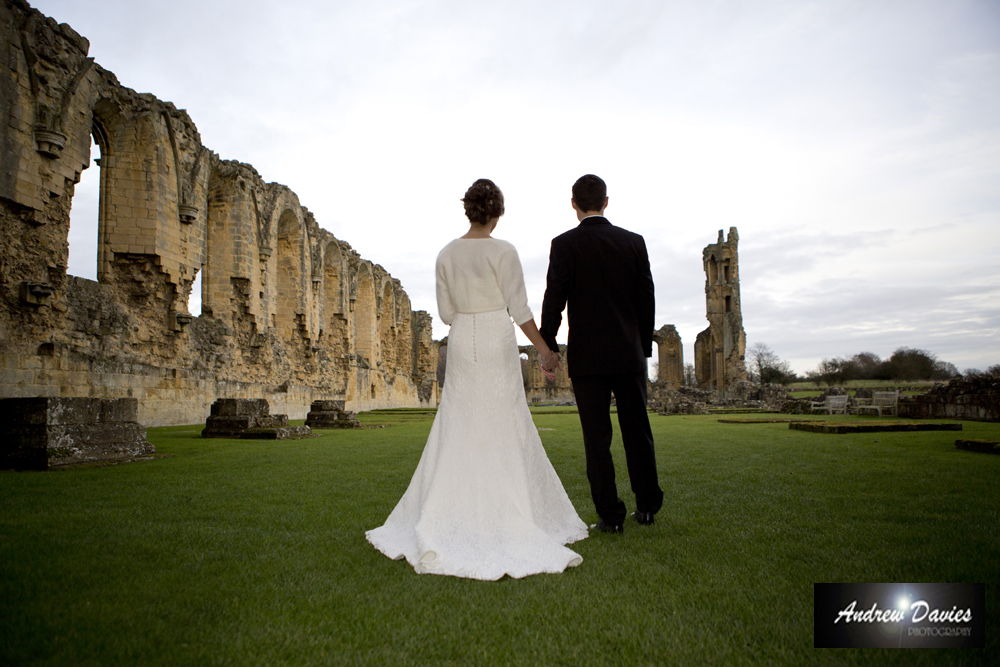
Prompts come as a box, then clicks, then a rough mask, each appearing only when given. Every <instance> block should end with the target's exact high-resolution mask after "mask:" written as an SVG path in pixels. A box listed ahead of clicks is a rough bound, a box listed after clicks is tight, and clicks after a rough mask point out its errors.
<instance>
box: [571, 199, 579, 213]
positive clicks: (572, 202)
mask: <svg viewBox="0 0 1000 667" xmlns="http://www.w3.org/2000/svg"><path fill="white" fill-rule="evenodd" d="M569 205H570V206H572V207H573V210H574V211H576V212H578V213H579V212H580V207H579V206H577V205H576V200H575V199H573V198H572V197H570V198H569Z"/></svg>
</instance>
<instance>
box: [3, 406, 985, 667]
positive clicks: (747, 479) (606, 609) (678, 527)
mask: <svg viewBox="0 0 1000 667" xmlns="http://www.w3.org/2000/svg"><path fill="white" fill-rule="evenodd" d="M360 418H361V420H362V422H363V423H364V424H367V425H373V424H389V425H390V426H389V427H388V428H373V429H361V430H353V431H319V433H320V436H319V437H315V438H309V439H303V440H295V441H247V440H241V441H229V440H216V439H212V440H203V439H201V438H199V437H198V435H199V433H200V431H201V426H188V427H171V428H155V429H149V439H150V441H151V442H153V443H154V444H155V445H156V450H157V453H158V454H168V455H169V456H167V457H166V458H161V459H157V460H155V461H148V462H140V463H131V464H126V465H118V466H110V467H103V468H81V469H73V470H62V471H54V472H48V473H29V472H22V473H14V472H0V664H4V665H7V664H10V665H22V664H28V665H32V664H39V665H116V664H121V665H470V664H486V665H493V664H496V665H507V664H510V665H539V664H540V665H572V666H574V667H575V666H577V665H630V666H631V665H667V664H685V665H727V664H736V665H756V664H772V665H811V664H816V665H885V664H898V665H910V664H925V665H948V664H988V659H987V656H988V655H990V654H992V655H996V653H997V651H998V649H1000V605H998V594H1000V585H998V579H1000V577H998V574H997V573H998V569H1000V568H998V563H1000V490H998V485H997V480H998V476H1000V456H992V455H987V454H975V453H971V452H965V451H960V450H957V449H956V448H955V446H954V442H955V439H956V438H966V439H968V438H983V439H998V437H1000V425H998V424H982V423H974V422H963V426H964V430H963V431H962V432H961V433H954V432H951V433H948V432H927V433H877V434H873V433H869V434H858V435H825V434H811V433H804V432H799V431H792V430H789V428H788V425H787V424H771V423H761V424H721V423H719V422H718V418H715V417H682V416H674V417H662V416H658V415H651V417H650V418H651V422H652V425H653V429H654V435H655V437H656V442H657V458H658V465H659V469H660V480H661V485H662V486H663V488H664V490H665V492H666V496H667V500H666V504H665V507H664V509H663V511H661V512H660V514H658V515H657V522H656V524H655V525H654V526H652V527H648V528H647V527H639V526H636V525H635V524H629V525H627V526H626V532H625V534H624V535H604V534H599V535H594V536H592V537H590V538H589V539H587V540H584V541H582V542H579V543H577V544H575V545H574V546H573V548H574V549H575V550H576V551H578V553H580V554H581V555H582V556H583V559H584V560H583V564H582V565H580V566H579V567H577V568H572V569H570V570H568V571H566V572H565V573H563V574H559V575H537V576H532V577H527V578H525V579H522V580H511V579H504V580H501V581H499V582H480V581H470V580H463V579H456V578H452V577H437V576H432V575H417V574H415V573H414V571H413V569H412V568H411V567H410V566H409V565H407V564H406V563H405V561H390V560H388V559H387V558H385V557H384V556H382V555H381V554H380V553H378V552H377V551H376V550H375V549H373V548H372V547H371V546H370V545H368V543H367V542H366V541H365V539H364V531H365V530H366V529H369V528H373V527H376V526H378V525H380V524H381V523H382V522H383V521H384V519H385V517H386V516H387V515H388V513H389V511H390V510H391V509H392V508H393V506H394V505H395V503H396V501H397V500H398V499H399V497H400V496H401V495H402V493H403V491H404V490H405V488H406V485H407V483H408V481H409V478H410V475H411V474H412V472H413V469H414V468H415V466H416V463H417V460H418V459H419V457H420V453H421V450H422V448H423V444H424V439H425V438H426V435H427V432H428V430H429V429H430V424H431V421H430V420H431V418H432V417H431V416H430V415H427V414H419V412H413V411H395V412H392V413H385V412H379V413H365V414H362V415H360ZM836 419H837V420H843V419H844V418H843V417H842V416H838V417H836ZM535 422H536V424H537V425H538V426H539V427H542V428H544V429H551V430H543V431H541V437H542V440H543V442H544V444H545V447H546V450H547V451H548V452H549V456H550V458H551V460H552V463H553V465H554V466H555V468H556V470H557V471H558V472H559V474H560V476H561V478H562V480H563V482H564V485H565V487H566V490H567V492H568V493H569V496H570V498H571V499H572V501H573V503H574V505H575V506H576V507H577V509H578V511H579V512H580V515H581V517H582V518H583V519H584V520H585V521H587V522H593V521H595V520H596V516H595V514H594V511H593V507H592V504H591V501H590V493H589V488H588V486H587V481H586V477H585V474H584V459H583V451H582V445H581V442H580V428H579V421H578V418H577V417H576V415H571V414H570V415H562V414H539V415H536V416H535ZM615 455H616V460H617V462H618V470H619V477H620V480H621V487H620V488H621V492H622V495H623V497H624V498H625V499H626V502H627V503H629V505H631V504H632V503H633V499H632V496H631V494H630V493H628V482H627V479H626V477H625V466H624V461H623V457H622V455H621V449H620V445H618V444H616V446H615ZM922 581H924V582H985V583H986V584H987V592H986V600H987V648H986V649H984V650H978V651H977V650H923V651H892V650H874V649H864V650H848V649H839V650H816V649H813V648H812V643H813V639H812V634H813V626H812V623H813V619H812V604H813V583H814V582H922Z"/></svg>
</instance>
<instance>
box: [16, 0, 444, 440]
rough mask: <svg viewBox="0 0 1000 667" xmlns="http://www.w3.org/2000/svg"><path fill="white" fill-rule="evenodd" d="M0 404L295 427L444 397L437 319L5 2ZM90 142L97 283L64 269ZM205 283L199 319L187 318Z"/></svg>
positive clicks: (246, 173) (49, 25)
mask: <svg viewBox="0 0 1000 667" xmlns="http://www.w3.org/2000/svg"><path fill="white" fill-rule="evenodd" d="M0 39H2V50H0V54H2V56H3V58H4V62H3V66H2V73H0V118H2V119H3V122H2V123H0V216H2V224H0V235H2V236H0V243H2V247H3V250H2V252H3V254H2V257H0V303H2V308H0V374H2V377H0V396H4V397H38V396H63V397H100V398H129V397H134V398H137V399H139V406H138V418H139V421H140V422H141V423H142V424H144V425H147V426H155V425H165V424H179V423H191V422H196V421H199V420H201V419H204V417H205V415H207V414H208V413H209V409H210V406H211V405H212V403H213V402H214V401H215V400H216V399H217V398H220V397H224V398H264V399H267V400H268V402H269V403H270V405H272V406H276V408H277V409H278V411H280V412H282V413H286V412H287V413H288V415H289V417H290V418H292V419H301V418H304V417H305V416H306V413H307V412H308V411H309V406H310V405H311V404H312V402H313V401H315V400H339V401H344V402H345V403H346V405H347V407H348V408H349V409H350V410H364V409H371V408H377V407H388V406H420V405H434V404H436V400H437V396H436V393H437V388H436V384H435V364H436V351H435V347H434V343H433V341H432V338H431V317H430V315H428V314H427V313H426V312H422V311H413V310H411V308H410V301H409V298H408V297H407V295H406V292H405V291H404V290H403V289H402V287H401V285H400V283H399V281H398V280H395V279H394V278H393V277H392V276H391V275H390V274H389V272H388V271H386V270H385V269H383V268H382V267H381V266H379V265H377V264H374V263H372V262H371V261H369V260H366V259H364V258H362V257H360V256H359V255H358V253H357V252H355V251H354V250H352V249H351V246H350V245H349V244H348V243H347V242H346V241H344V240H341V239H337V238H335V237H334V236H333V234H331V233H330V232H328V231H326V230H324V229H322V228H321V227H320V226H319V224H318V223H317V221H316V220H315V219H314V217H313V215H312V214H311V213H310V212H309V211H308V210H307V209H306V208H305V207H304V206H303V205H302V204H301V203H300V202H299V199H298V197H297V196H296V194H295V193H294V192H293V191H292V190H290V189H289V188H287V187H285V186H284V185H279V184H277V183H266V182H264V180H263V179H262V178H261V176H260V175H259V174H258V173H257V171H256V170H254V168H253V167H252V166H250V165H248V164H243V163H240V162H237V161H234V160H224V159H222V158H221V157H220V156H218V155H217V154H215V153H214V152H212V151H211V150H210V149H209V148H207V147H205V146H204V145H202V143H201V137H200V136H199V134H198V129H197V127H196V126H195V124H194V122H193V121H192V120H191V118H189V117H188V114H187V113H186V112H185V111H183V110H179V109H176V108H175V107H174V106H173V105H172V104H171V103H169V102H163V101H161V100H158V99H157V98H156V97H154V96H153V95H151V94H148V93H136V92H135V91H133V90H131V89H129V88H126V87H124V86H122V85H121V84H120V83H119V82H118V80H117V79H116V78H115V76H114V74H112V73H111V72H109V71H107V70H105V69H103V68H102V67H101V66H100V65H99V64H97V63H95V62H94V59H93V58H89V57H88V56H87V53H88V50H89V48H90V45H89V43H88V41H87V40H86V39H85V38H83V37H81V36H80V35H78V34H77V33H76V32H75V31H74V30H73V29H72V28H71V27H69V26H68V25H65V24H58V23H57V22H56V21H54V20H53V19H51V18H48V17H46V16H44V15H42V14H41V13H40V12H38V11H37V10H35V9H33V8H31V7H30V6H29V5H28V4H27V3H26V2H24V0H4V1H3V4H2V5H0ZM91 136H93V137H94V140H95V141H96V143H97V144H98V145H99V147H100V150H101V158H100V212H99V221H98V237H99V238H98V241H99V242H98V280H97V281H96V282H95V281H91V280H86V279H83V278H77V277H74V276H71V275H67V273H66V266H67V257H68V241H67V237H68V232H69V213H70V205H71V201H72V198H73V191H74V186H75V184H76V183H78V182H79V180H80V173H81V172H82V171H83V170H84V169H87V168H88V167H90V166H91V162H92V160H91V156H90V144H91ZM199 274H200V275H201V277H202V309H203V310H202V314H201V315H200V316H195V314H192V313H189V312H188V310H187V305H186V304H187V302H188V296H189V294H190V291H191V288H192V284H193V283H194V281H195V278H196V276H198V275H199Z"/></svg>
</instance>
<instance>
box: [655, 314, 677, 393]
mask: <svg viewBox="0 0 1000 667" xmlns="http://www.w3.org/2000/svg"><path fill="white" fill-rule="evenodd" d="M653 341H654V342H655V343H656V351H657V355H656V357H657V358H656V381H657V382H662V383H665V384H667V385H668V386H670V387H673V388H674V389H676V388H678V387H680V386H682V385H683V384H684V348H683V346H682V345H681V335H680V334H679V333H677V327H675V326H674V325H673V324H664V325H663V326H662V327H660V328H659V329H658V330H657V331H654V332H653Z"/></svg>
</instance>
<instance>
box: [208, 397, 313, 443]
mask: <svg viewBox="0 0 1000 667" xmlns="http://www.w3.org/2000/svg"><path fill="white" fill-rule="evenodd" d="M270 412H271V408H270V406H269V405H268V404H267V401H266V400H265V399H263V398H220V399H219V400H217V401H215V403H212V414H211V415H209V417H208V419H206V420H205V429H204V430H203V431H202V432H201V437H203V438H252V439H257V440H286V439H289V438H302V437H305V436H308V435H311V434H312V429H310V428H309V427H308V426H289V425H288V415H272V414H270Z"/></svg>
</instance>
